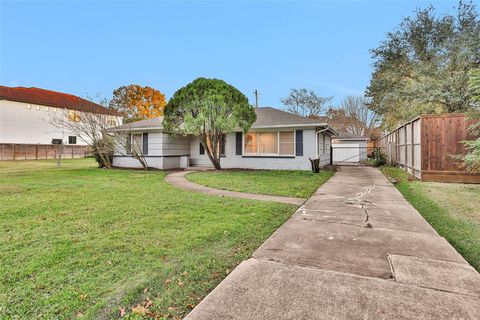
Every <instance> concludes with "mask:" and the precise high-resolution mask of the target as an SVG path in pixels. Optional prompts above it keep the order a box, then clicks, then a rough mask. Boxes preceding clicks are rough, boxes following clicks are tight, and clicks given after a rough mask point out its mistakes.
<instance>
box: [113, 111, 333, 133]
mask: <svg viewBox="0 0 480 320" xmlns="http://www.w3.org/2000/svg"><path fill="white" fill-rule="evenodd" d="M255 113H256V114H257V120H256V121H255V122H254V123H253V125H252V127H251V128H252V129H262V128H265V129H267V128H285V127H292V128H294V127H323V128H326V129H328V130H329V131H330V132H331V133H332V134H334V135H336V134H337V132H336V131H335V130H334V129H333V128H331V127H329V126H328V124H327V123H322V122H319V121H317V120H312V119H309V118H305V117H301V116H297V115H295V114H292V113H289V112H286V111H282V110H279V109H275V108H271V107H260V108H255ZM162 122H163V116H162V117H157V118H152V119H146V120H140V121H136V122H132V123H126V124H123V125H121V126H118V127H116V128H115V129H121V130H124V129H127V130H141V129H152V130H162V129H163V126H162Z"/></svg>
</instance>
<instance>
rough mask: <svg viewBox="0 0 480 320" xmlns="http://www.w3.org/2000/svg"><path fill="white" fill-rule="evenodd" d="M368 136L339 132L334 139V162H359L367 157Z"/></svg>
mask: <svg viewBox="0 0 480 320" xmlns="http://www.w3.org/2000/svg"><path fill="white" fill-rule="evenodd" d="M368 140H369V139H368V138H367V137H363V136H360V135H356V134H351V133H339V134H338V136H336V137H335V138H334V139H333V140H332V152H333V157H332V159H333V164H349V163H359V162H361V161H365V160H366V159H367V153H368V148H367V141H368Z"/></svg>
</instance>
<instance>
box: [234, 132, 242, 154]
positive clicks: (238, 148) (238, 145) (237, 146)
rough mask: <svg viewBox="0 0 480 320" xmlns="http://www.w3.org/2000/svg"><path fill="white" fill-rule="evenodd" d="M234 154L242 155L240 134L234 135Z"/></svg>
mask: <svg viewBox="0 0 480 320" xmlns="http://www.w3.org/2000/svg"><path fill="white" fill-rule="evenodd" d="M235 154H236V155H237V156H241V155H242V132H236V133H235Z"/></svg>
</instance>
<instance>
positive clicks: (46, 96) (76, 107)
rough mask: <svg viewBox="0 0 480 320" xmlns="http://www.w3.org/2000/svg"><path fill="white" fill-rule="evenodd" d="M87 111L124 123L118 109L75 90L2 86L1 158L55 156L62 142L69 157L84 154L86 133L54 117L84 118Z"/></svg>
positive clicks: (0, 111) (75, 119)
mask: <svg viewBox="0 0 480 320" xmlns="http://www.w3.org/2000/svg"><path fill="white" fill-rule="evenodd" d="M86 112H89V113H95V114H103V115H105V116H106V117H107V121H109V122H111V125H112V126H116V125H119V124H121V123H122V118H121V117H120V114H119V113H118V112H116V111H115V110H112V109H108V108H105V107H103V106H101V105H99V104H96V103H93V102H91V101H88V100H85V99H82V98H79V97H77V96H74V95H71V94H67V93H62V92H56V91H51V90H45V89H40V88H34V87H31V88H25V87H5V86H0V146H1V149H0V159H3V160H9V159H17V160H18V159H48V158H54V157H55V152H54V151H55V146H56V144H59V143H61V144H63V145H66V147H65V150H66V151H65V155H64V156H65V157H72V158H73V157H80V156H84V155H85V152H86V148H87V143H86V142H85V141H84V138H85V137H83V138H82V137H79V136H76V135H75V134H73V133H71V132H68V131H67V130H64V129H62V128H59V127H58V126H56V125H55V123H54V122H55V121H54V120H55V119H56V117H64V118H68V120H69V121H80V117H81V116H82V114H84V113H86Z"/></svg>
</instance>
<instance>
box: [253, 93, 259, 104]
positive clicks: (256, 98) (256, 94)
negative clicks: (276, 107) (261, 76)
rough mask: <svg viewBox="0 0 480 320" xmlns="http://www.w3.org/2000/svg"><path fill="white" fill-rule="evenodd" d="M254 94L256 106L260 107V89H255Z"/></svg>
mask: <svg viewBox="0 0 480 320" xmlns="http://www.w3.org/2000/svg"><path fill="white" fill-rule="evenodd" d="M253 94H254V95H255V108H258V90H257V89H255V91H253Z"/></svg>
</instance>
